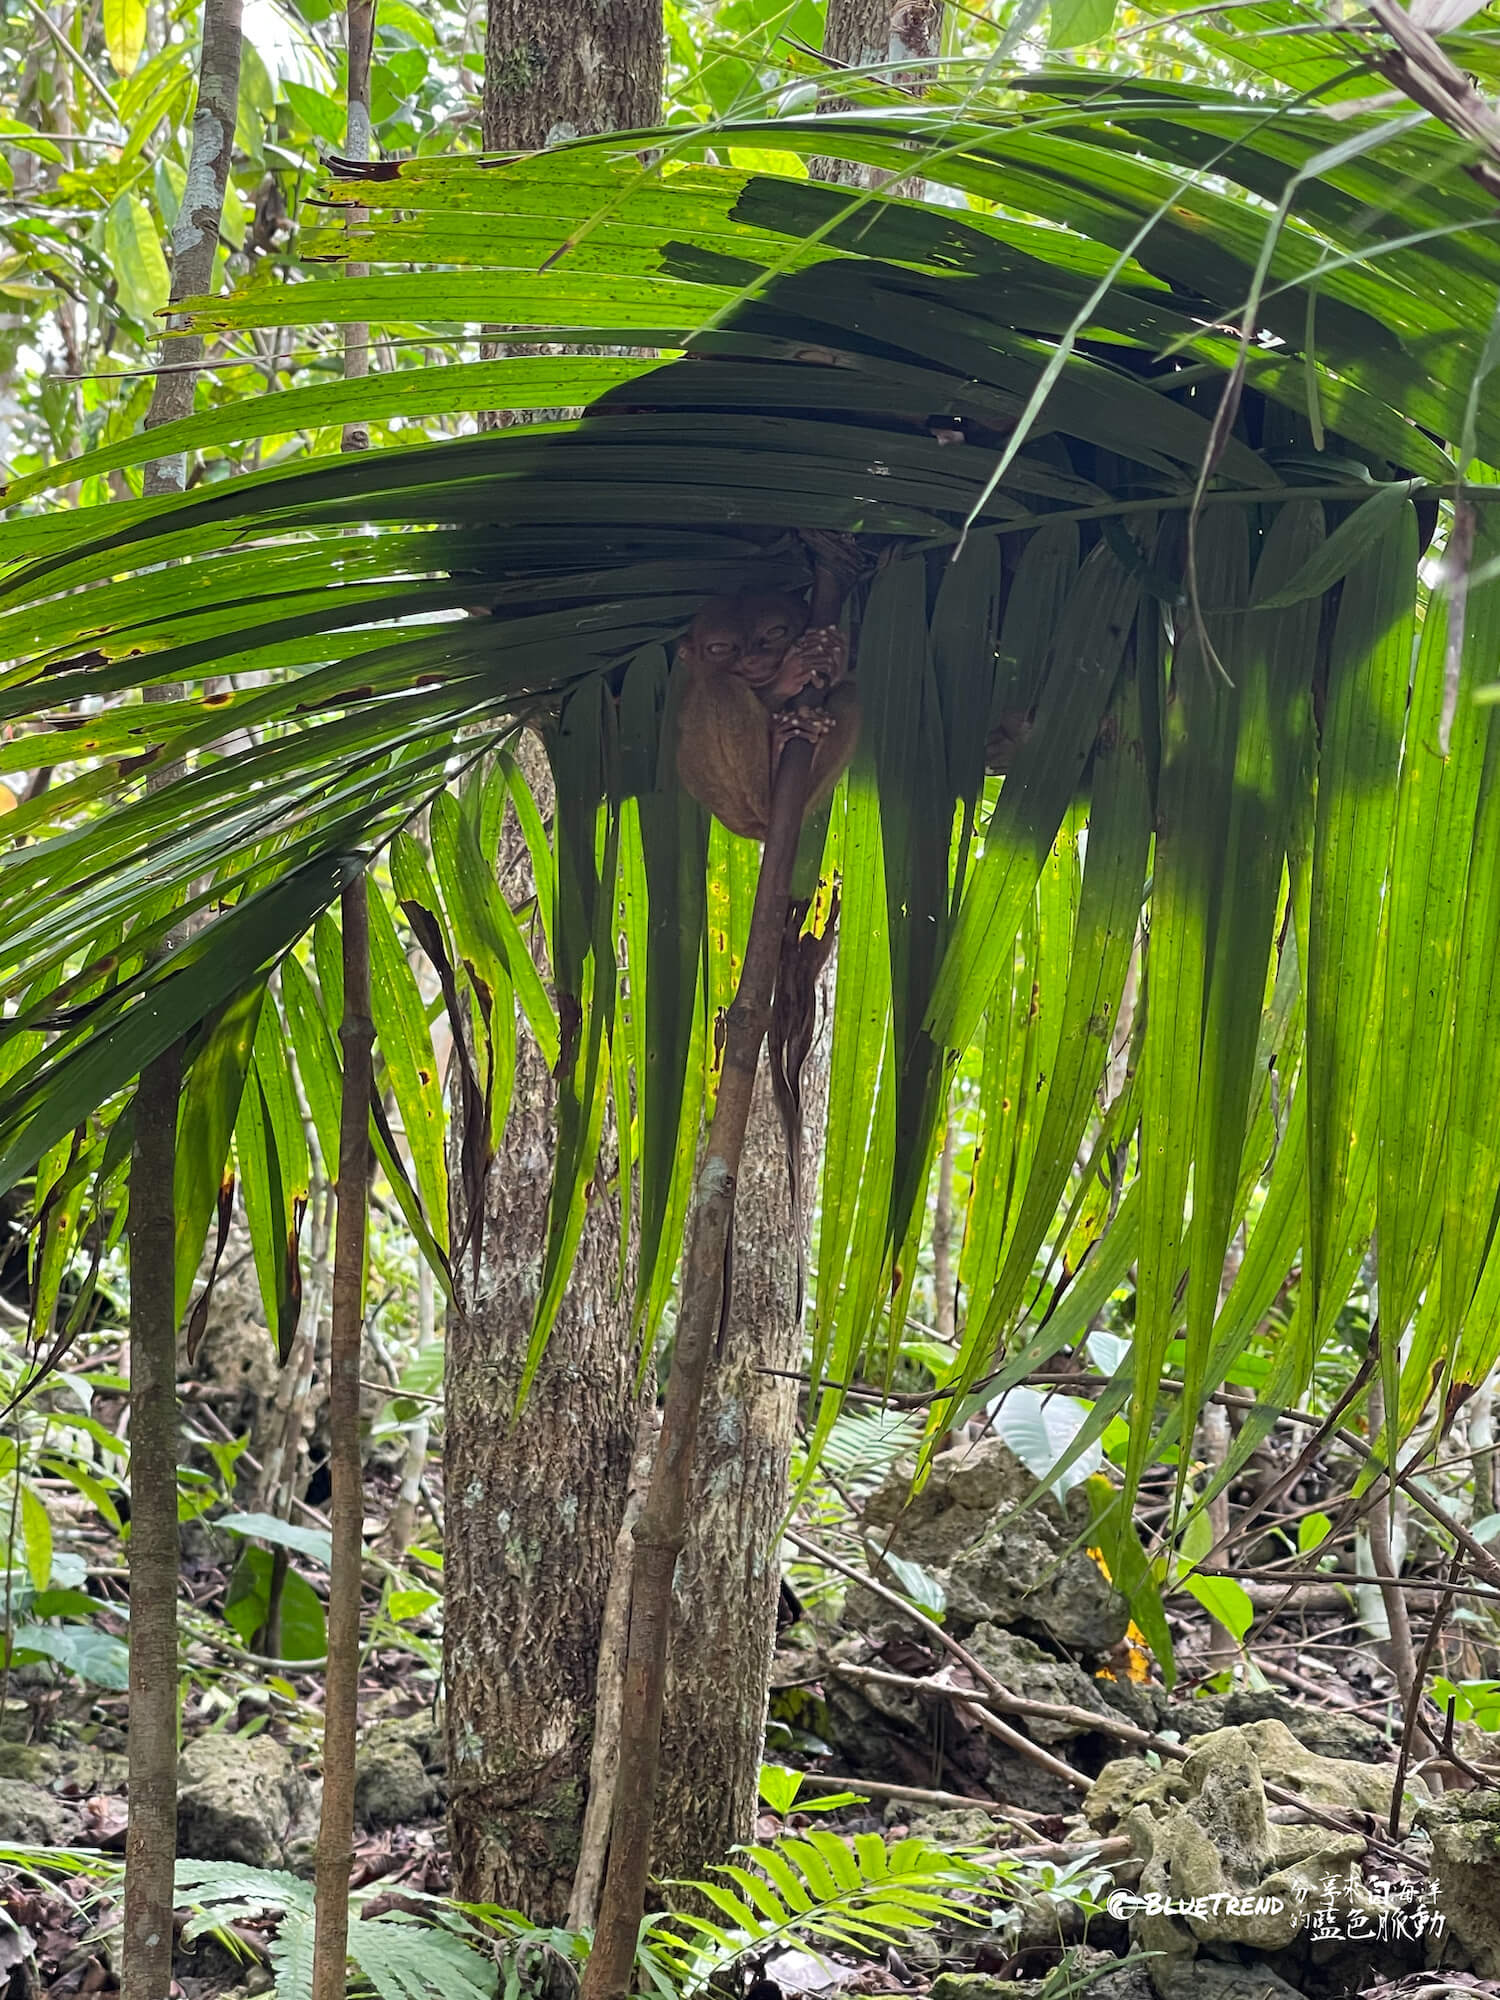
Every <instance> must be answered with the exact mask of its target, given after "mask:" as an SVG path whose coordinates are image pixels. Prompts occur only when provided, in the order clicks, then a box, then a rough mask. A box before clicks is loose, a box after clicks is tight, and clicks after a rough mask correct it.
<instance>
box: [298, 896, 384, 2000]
mask: <svg viewBox="0 0 1500 2000" xmlns="http://www.w3.org/2000/svg"><path fill="white" fill-rule="evenodd" d="M366 895H367V892H366V888H365V878H364V876H363V874H359V875H356V876H355V877H354V879H353V880H352V881H351V882H349V883H347V884H346V886H345V888H344V891H343V895H342V897H341V898H340V914H341V916H342V919H343V964H344V1019H343V1025H342V1026H341V1027H340V1029H339V1040H340V1042H341V1043H342V1044H343V1049H344V1080H343V1092H342V1098H341V1101H340V1106H339V1209H338V1221H337V1223H336V1225H335V1230H334V1243H333V1332H332V1341H331V1346H330V1352H329V1360H328V1463H329V1470H330V1472H331V1474H332V1479H333V1494H332V1499H331V1502H330V1506H329V1516H330V1522H331V1526H332V1540H333V1553H332V1558H331V1560H330V1563H329V1577H328V1672H327V1676H326V1678H325V1681H324V1696H323V1810H322V1817H321V1819H320V1821H319V1825H318V1857H317V1866H316V1871H315V1884H316V1898H315V1900H316V1906H317V1916H316V1928H315V1932H314V1937H313V1964H312V2000H344V1992H345V1988H346V1984H347V1981H346V1977H345V1966H346V1964H347V1961H348V1952H349V1875H350V1871H351V1869H352V1867H353V1865H354V1736H355V1728H356V1724H357V1722H358V1717H359V1603H360V1583H361V1579H362V1575H363V1569H364V1537H363V1532H362V1530H363V1517H364V1471H363V1467H362V1466H361V1464H360V1456H359V1348H360V1329H361V1325H362V1323H363V1320H364V1274H365V1217H366V1198H367V1196H368V1193H369V1184H370V1075H371V1068H372V1064H371V1057H370V1049H371V1044H372V1042H373V1041H374V1034H375V1031H374V1027H373V1025H372V1023H371V1019H370V930H369V924H370V916H369V904H368V902H367V900H366Z"/></svg>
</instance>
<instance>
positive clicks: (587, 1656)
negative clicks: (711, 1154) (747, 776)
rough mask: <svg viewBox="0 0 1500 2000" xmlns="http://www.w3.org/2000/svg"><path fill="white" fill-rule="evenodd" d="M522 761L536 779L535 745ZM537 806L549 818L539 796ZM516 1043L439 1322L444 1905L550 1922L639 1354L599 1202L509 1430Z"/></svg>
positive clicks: (563, 1881)
mask: <svg viewBox="0 0 1500 2000" xmlns="http://www.w3.org/2000/svg"><path fill="white" fill-rule="evenodd" d="M528 761H529V762H530V765H531V771H530V775H531V776H532V778H533V781H534V783H535V784H538V785H540V784H544V783H545V778H544V772H545V766H544V763H543V760H542V758H541V755H540V752H539V751H535V752H534V753H532V755H531V756H530V757H529V759H528ZM539 802H540V803H541V805H542V808H543V811H544V813H545V812H546V811H547V810H548V801H547V799H546V798H545V797H544V798H542V799H541V800H540V801H539ZM524 857H525V845H524V842H523V841H522V839H521V837H520V834H519V830H518V829H517V828H516V827H515V825H514V822H513V821H511V820H508V821H507V826H506V833H505V836H504V838H503V844H502V855H501V867H500V880H501V886H502V889H503V891H504V893H505V894H506V895H507V896H508V897H509V898H510V899H511V900H512V901H515V900H517V899H518V898H519V897H520V896H521V895H523V894H524V893H525V892H526V890H527V888H528V887H529V884H530V875H529V871H528V869H527V865H526V862H525V858H524ZM516 1040H517V1045H516V1076H515V1086H514V1094H513V1096H512V1101H511V1109H510V1119H509V1122H508V1124H507V1126H506V1132H505V1143H504V1148H503V1151H502V1153H501V1155H500V1157H499V1158H498V1159H497V1160H496V1161H495V1163H494V1165H493V1166H492V1168H491V1170H490V1174H489V1177H488V1180H487V1183H486V1191H485V1213H484V1216H483V1218H482V1219H481V1221H480V1224H479V1228H480V1231H481V1235H480V1246H481V1248H480V1263H479V1274H478V1278H477V1280H476V1278H475V1274H474V1267H473V1263H472V1261H471V1258H470V1255H469V1253H468V1252H467V1251H466V1252H465V1253H464V1255H463V1256H461V1257H459V1258H458V1259H457V1262H456V1268H455V1271H454V1292H455V1299H454V1309H453V1311H452V1313H451V1315H450V1317H449V1325H448V1343H447V1359H446V1367H447V1395H446V1420H445V1430H444V1438H445V1470H446V1477H445V1489H446V1492H447V1496H448V1501H447V1509H446V1512H447V1527H448V1547H447V1568H446V1584H447V1590H446V1596H447V1607H448V1608H447V1624H446V1656H447V1661H446V1685H447V1702H448V1728H449V1773H450V1808H449V1810H450V1818H451V1836H452V1848H453V1856H454V1867H455V1885H454V1886H455V1891H456V1893H457V1894H458V1895H459V1896H461V1897H463V1898H465V1899H466V1900H470V1901H478V1902H498V1903H504V1904H506V1905H508V1906H509V1907H511V1908H514V1909H522V1910H525V1911H526V1912H527V1913H528V1915H530V1916H531V1917H533V1918H534V1919H536V1920H537V1921H538V1922H560V1921H561V1920H562V1919H563V1917H564V1916H565V1914H566V1912H567V1907H568V1897H569V1892H570V1889H571V1887H572V1881H573V1871H574V1868H575V1866H576V1864H577V1860H578V1844H579V1833H580V1828H581V1824H582V1815H583V1805H584V1798H585V1795H586V1791H587V1785H588V1773H589V1753H590V1748H591V1745H592V1739H593V1705H594V1673H595V1665H596V1661H597V1658H598V1652H599V1638H600V1631H601V1626H602V1620H603V1614H604V1598H605V1593H606V1590H607V1588H608V1585H609V1575H610V1567H611V1562H612V1558H613V1554H614V1544H615V1537H616V1534H617V1532H618V1529H619V1525H620V1515H621V1511H622V1509H623V1506H624V1501H625V1489H626V1484H627V1482H628V1479H629V1476H630V1462H631V1456H632V1452H633V1449H634V1441H635V1431H636V1420H637V1396H636V1382H635V1369H636V1361H635V1355H634V1352H633V1350H632V1348H631V1344H630V1340H629V1313H628V1306H627V1302H626V1301H624V1300H622V1299H620V1298H618V1297H617V1296H616V1287H617V1282H618V1275H619V1266H618V1258H619V1235H618V1227H619V1222H618V1210H617V1209H616V1207H615V1204H614V1201H613V1199H612V1197H611V1196H610V1195H608V1194H607V1193H605V1192H602V1191H601V1193H600V1194H599V1195H598V1196H597V1197H596V1198H595V1199H594V1200H593V1201H592V1202H591V1204H590V1209H589V1215H588V1218H587V1220H586V1222H585V1224H584V1231H583V1239H582V1242H581V1243H580V1246H579V1251H578V1259H577V1263H576V1265H575V1267H574V1272H573V1278H572V1282H571V1283H570V1285H569V1287H568V1293H567V1297H566V1298H565V1300H564V1301H563V1307H562V1311H561V1313H560V1314H559V1316H558V1321H557V1325H556V1326H555V1327H554V1329H553V1332H552V1338H551V1341H550V1342H549V1344H548V1348H547V1353H546V1356H545V1357H544V1359H543V1361H542V1364H541V1367H540V1369H539V1370H538V1372H537V1376H536V1380H535V1382H534V1383H533V1385H532V1389H531V1393H530V1396H529V1398H528V1400H527V1404H526V1408H525V1411H524V1412H523V1414H522V1417H521V1420H520V1422H519V1423H516V1424H512V1423H511V1421H510V1418H511V1412H512V1411H513V1410H514V1408H515V1400H516V1391H517V1388H518V1386H519V1384H520V1379H521V1373H522V1369H523V1367H524V1365H525V1360H526V1351H527V1345H528V1339H529V1335H530V1331H531V1317H532V1312H533V1309H534V1308H535V1305H536V1300H537V1287H538V1282H539V1278H540V1274H541V1259H542V1248H543V1245H544V1244H545V1242H546V1232H547V1192H548V1188H549V1186H550V1183H551V1178H552V1161H553V1149H554V1144H555V1104H556V1090H555V1087H554V1085H553V1081H552V1078H551V1075H550V1074H549V1072H548V1069H547V1065H546V1062H545V1061H544V1059H543V1057H542V1055H541V1053H540V1051H539V1050H538V1048H537V1046H536V1044H535V1042H534V1041H533V1040H532V1039H531V1037H530V1035H529V1034H527V1033H526V1031H525V1029H524V1028H518V1031H517V1038H516ZM454 1122H455V1128H456V1125H457V1113H456V1112H455V1121H454ZM460 1144H461V1135H460V1134H458V1132H457V1131H456V1129H455V1133H454V1138H453V1146H454V1148H455V1151H454V1153H453V1155H452V1158H453V1170H452V1172H451V1175H450V1191H451V1200H452V1212H453V1232H452V1233H453V1240H454V1242H455V1243H462V1242H463V1241H464V1238H465V1236H466V1234H467V1232H468V1227H469V1217H468V1214H467V1212H466V1209H465V1195H464V1189H463V1184H462V1175H461V1173H460V1172H459V1171H458V1166H457V1162H458V1159H459V1157H460V1154H459V1152H458V1151H457V1148H458V1147H459V1146H460ZM605 1179H606V1176H604V1175H602V1174H601V1175H600V1177H599V1180H600V1185H601V1189H602V1187H603V1184H604V1181H605Z"/></svg>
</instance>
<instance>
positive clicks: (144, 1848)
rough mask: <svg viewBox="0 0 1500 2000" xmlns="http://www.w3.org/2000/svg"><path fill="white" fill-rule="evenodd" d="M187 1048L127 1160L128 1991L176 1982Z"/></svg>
mask: <svg viewBox="0 0 1500 2000" xmlns="http://www.w3.org/2000/svg"><path fill="white" fill-rule="evenodd" d="M181 1054H182V1045H181V1043H180V1042H174V1043H173V1044H172V1046H171V1047H170V1048H169V1049H167V1050H166V1051H165V1052H164V1053H163V1054H162V1055H159V1056H158V1057H157V1058H156V1060H155V1061H154V1062H153V1063H151V1064H149V1065H148V1067H147V1068H146V1069H145V1070H144V1071H143V1072H142V1074H141V1080H140V1083H139V1085H138V1086H137V1089H136V1095H135V1143H134V1148H133V1151H132V1155H131V1162H130V1224H129V1227H130V1490H131V1496H132V1499H133V1503H134V1504H133V1506H132V1509H131V1517H130V1611H131V1622H130V1736H129V1745H128V1747H129V1753H130V1816H129V1822H128V1826H127V1830H126V1835H125V1928H124V1938H123V1942H122V1974H121V1989H122V1992H123V1993H125V1994H127V1995H128V1996H129V2000H160V1996H161V1995H162V1994H164V1993H165V1992H166V1991H167V1989H168V1987H169V1986H170V1985H171V1982H172V1905H173V1901H174V1895H173V1878H174V1874H175V1869H176V1862H177V1574H178V1562H179V1556H178V1537H177V1299H176V1291H177V1275H176V1239H177V1232H176V1219H175V1214H174V1209H173V1199H172V1181H173V1175H174V1169H175V1164H176V1157H177V1095H178V1086H179V1081H180V1063H181Z"/></svg>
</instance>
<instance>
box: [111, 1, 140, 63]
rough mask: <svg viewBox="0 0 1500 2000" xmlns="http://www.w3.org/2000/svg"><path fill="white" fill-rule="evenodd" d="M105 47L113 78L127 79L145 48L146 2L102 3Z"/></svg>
mask: <svg viewBox="0 0 1500 2000" xmlns="http://www.w3.org/2000/svg"><path fill="white" fill-rule="evenodd" d="M104 46H105V47H106V48H107V49H108V50H109V59H110V62H111V63H112V64H113V66H114V71H115V74H116V76H129V75H130V74H131V73H132V71H133V70H134V69H135V66H136V64H137V63H138V62H139V61H140V59H141V54H142V51H143V50H144V49H145V46H146V0H104Z"/></svg>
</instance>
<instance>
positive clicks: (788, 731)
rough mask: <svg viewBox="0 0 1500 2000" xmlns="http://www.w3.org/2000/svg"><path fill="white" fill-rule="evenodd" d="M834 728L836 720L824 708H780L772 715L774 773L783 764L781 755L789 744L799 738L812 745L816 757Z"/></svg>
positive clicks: (772, 763)
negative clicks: (824, 739)
mask: <svg viewBox="0 0 1500 2000" xmlns="http://www.w3.org/2000/svg"><path fill="white" fill-rule="evenodd" d="M833 727H834V718H833V717H832V716H831V715H830V714H829V713H828V711H827V709H824V708H778V709H774V710H773V711H772V714H771V769H772V771H773V772H774V771H775V769H776V766H777V765H778V764H779V763H780V762H781V753H782V751H783V750H785V748H786V746H787V745H788V743H792V742H795V741H796V740H797V739H798V738H799V737H800V738H802V740H803V741H804V742H807V743H811V745H812V747H813V753H814V755H816V754H817V748H818V745H819V744H820V743H821V742H822V740H823V738H824V737H825V736H827V735H828V734H829V733H830V732H831V731H832V729H833Z"/></svg>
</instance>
